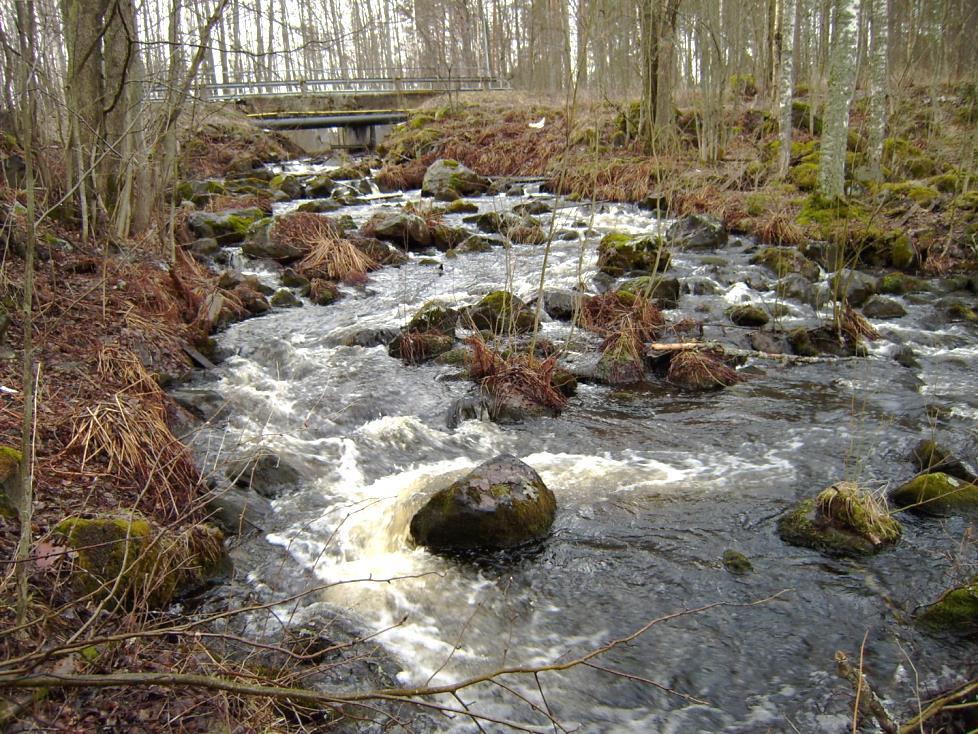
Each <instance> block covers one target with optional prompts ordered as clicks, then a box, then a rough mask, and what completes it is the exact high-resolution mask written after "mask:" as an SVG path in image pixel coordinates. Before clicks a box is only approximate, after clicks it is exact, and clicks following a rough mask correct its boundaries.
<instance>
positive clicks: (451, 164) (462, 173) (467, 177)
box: [421, 158, 490, 201]
mask: <svg viewBox="0 0 978 734" xmlns="http://www.w3.org/2000/svg"><path fill="white" fill-rule="evenodd" d="M489 184H490V181H489V179H488V178H486V177H485V176H480V175H479V174H478V173H476V172H475V171H473V170H472V169H470V168H466V167H465V166H463V165H462V164H461V163H459V162H458V161H453V160H450V159H447V158H439V159H438V160H436V161H435V162H434V163H432V164H431V165H430V166H428V170H427V171H425V174H424V179H423V180H422V181H421V194H422V195H423V196H434V197H435V198H436V199H440V200H442V201H455V200H456V199H459V198H461V197H463V196H471V195H473V194H482V193H485V191H486V190H488V188H489Z"/></svg>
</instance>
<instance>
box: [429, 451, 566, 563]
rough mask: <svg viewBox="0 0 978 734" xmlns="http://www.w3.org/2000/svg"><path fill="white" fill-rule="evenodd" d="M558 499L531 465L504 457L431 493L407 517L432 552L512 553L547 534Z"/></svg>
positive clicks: (479, 467) (492, 460) (511, 457)
mask: <svg viewBox="0 0 978 734" xmlns="http://www.w3.org/2000/svg"><path fill="white" fill-rule="evenodd" d="M556 510H557V500H556V498H555V497H554V493H553V492H551V491H550V490H549V489H548V488H547V486H546V485H545V484H544V483H543V480H542V479H540V475H539V474H537V473H536V472H535V471H534V470H533V469H532V468H531V467H530V466H528V465H527V464H524V463H523V462H522V461H520V460H519V459H517V458H516V457H514V456H510V455H508V454H503V455H501V456H497V457H496V458H495V459H491V460H489V461H487V462H486V463H484V464H481V465H480V466H478V467H476V468H475V469H473V470H472V472H470V473H469V474H468V475H467V476H465V477H463V478H462V479H460V480H458V481H457V482H455V483H454V484H452V485H451V486H449V487H447V488H445V489H443V490H441V491H439V492H437V493H435V495H434V496H433V497H432V498H431V499H430V500H428V502H427V503H426V504H425V505H424V507H422V508H421V509H420V510H418V512H417V513H416V514H415V515H414V517H413V518H411V538H412V539H413V540H414V542H415V543H417V544H419V545H424V546H427V547H428V548H430V549H432V550H436V551H437V550H464V549H471V548H485V549H490V550H492V549H499V548H510V547H512V546H515V545H519V544H521V543H524V542H526V541H529V540H534V539H537V538H542V537H544V536H546V535H547V533H549V532H550V526H551V525H552V524H553V521H554V515H555V513H556Z"/></svg>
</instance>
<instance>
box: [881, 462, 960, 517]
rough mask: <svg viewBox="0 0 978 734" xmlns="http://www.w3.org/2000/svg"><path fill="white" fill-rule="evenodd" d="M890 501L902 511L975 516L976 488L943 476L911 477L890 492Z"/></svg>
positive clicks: (925, 475) (945, 475) (935, 474)
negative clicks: (973, 514)
mask: <svg viewBox="0 0 978 734" xmlns="http://www.w3.org/2000/svg"><path fill="white" fill-rule="evenodd" d="M890 498H891V500H892V501H893V504H894V505H895V506H896V507H897V508H899V509H901V510H913V511H914V512H923V513H928V514H938V515H943V514H956V513H960V512H968V513H974V512H978V485H976V484H974V483H971V482H965V481H962V480H960V479H958V478H957V477H952V476H951V475H949V474H945V473H944V472H935V473H932V474H921V475H920V476H917V477H914V478H913V479H911V480H910V481H909V482H907V483H906V484H903V485H901V486H899V487H897V488H896V489H895V490H893V492H892V494H891V495H890Z"/></svg>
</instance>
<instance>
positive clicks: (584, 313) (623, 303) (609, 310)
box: [578, 292, 665, 342]
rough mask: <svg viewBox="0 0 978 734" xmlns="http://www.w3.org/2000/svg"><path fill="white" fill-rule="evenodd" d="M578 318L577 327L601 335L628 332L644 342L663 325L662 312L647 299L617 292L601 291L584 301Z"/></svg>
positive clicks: (655, 334) (654, 334)
mask: <svg viewBox="0 0 978 734" xmlns="http://www.w3.org/2000/svg"><path fill="white" fill-rule="evenodd" d="M578 321H579V323H580V325H581V326H583V327H584V328H585V329H587V330H589V331H593V332H594V333H596V334H599V335H601V336H605V337H608V336H612V335H615V334H621V333H628V334H630V335H631V336H632V337H633V338H635V339H638V340H639V341H642V342H645V341H649V340H651V339H654V338H655V337H656V336H658V334H659V333H660V332H661V330H662V327H663V326H664V325H665V318H664V317H663V316H662V312H661V311H660V310H659V309H658V308H657V307H656V305H655V304H654V303H652V301H650V300H649V299H647V298H645V297H643V296H640V295H637V296H634V298H630V297H628V296H624V297H623V296H621V295H619V294H618V293H615V292H612V293H605V294H604V295H601V296H595V297H594V298H591V299H589V300H588V301H586V302H585V303H584V305H583V307H582V308H581V311H580V315H579V317H578Z"/></svg>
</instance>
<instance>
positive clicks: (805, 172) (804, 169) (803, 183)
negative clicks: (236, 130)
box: [788, 163, 818, 191]
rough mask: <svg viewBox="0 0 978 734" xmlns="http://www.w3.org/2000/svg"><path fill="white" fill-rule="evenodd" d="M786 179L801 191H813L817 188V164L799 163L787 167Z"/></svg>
mask: <svg viewBox="0 0 978 734" xmlns="http://www.w3.org/2000/svg"><path fill="white" fill-rule="evenodd" d="M788 180H789V181H791V183H793V184H794V185H795V186H797V187H798V189H799V190H801V191H815V190H816V189H817V188H818V164H817V163H799V164H798V165H795V166H792V167H791V168H789V169H788Z"/></svg>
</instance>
